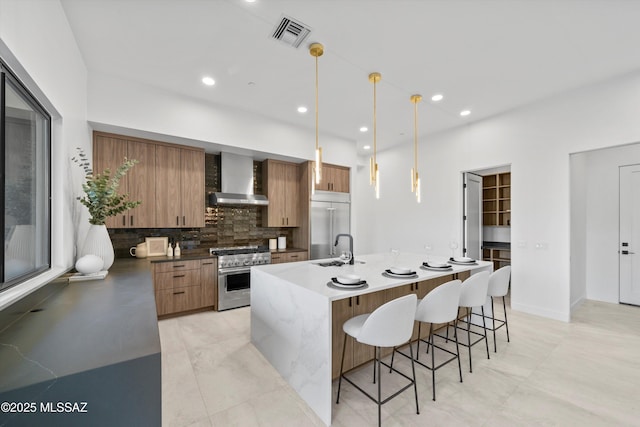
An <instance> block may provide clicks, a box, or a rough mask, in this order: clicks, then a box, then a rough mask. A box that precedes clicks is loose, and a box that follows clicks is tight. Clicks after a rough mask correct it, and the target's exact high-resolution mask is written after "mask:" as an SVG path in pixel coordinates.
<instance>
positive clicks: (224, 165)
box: [209, 153, 269, 206]
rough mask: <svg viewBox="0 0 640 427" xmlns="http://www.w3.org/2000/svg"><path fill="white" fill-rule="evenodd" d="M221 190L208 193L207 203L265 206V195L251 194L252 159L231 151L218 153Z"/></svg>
mask: <svg viewBox="0 0 640 427" xmlns="http://www.w3.org/2000/svg"><path fill="white" fill-rule="evenodd" d="M220 181H221V183H220V184H221V187H222V191H221V192H219V193H209V205H210V206H211V205H254V206H266V205H268V204H269V200H267V198H266V197H265V196H262V195H259V194H253V159H252V158H251V157H247V156H240V155H237V154H231V153H220Z"/></svg>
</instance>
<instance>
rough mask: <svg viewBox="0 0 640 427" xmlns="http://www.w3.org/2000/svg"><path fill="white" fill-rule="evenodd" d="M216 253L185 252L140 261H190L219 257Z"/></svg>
mask: <svg viewBox="0 0 640 427" xmlns="http://www.w3.org/2000/svg"><path fill="white" fill-rule="evenodd" d="M217 258H218V257H217V256H216V255H209V254H184V255H180V256H152V257H148V258H142V259H140V261H144V260H145V259H146V260H148V261H149V262H151V263H154V262H173V261H189V260H192V259H217Z"/></svg>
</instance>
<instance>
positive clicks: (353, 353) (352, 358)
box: [331, 271, 470, 379]
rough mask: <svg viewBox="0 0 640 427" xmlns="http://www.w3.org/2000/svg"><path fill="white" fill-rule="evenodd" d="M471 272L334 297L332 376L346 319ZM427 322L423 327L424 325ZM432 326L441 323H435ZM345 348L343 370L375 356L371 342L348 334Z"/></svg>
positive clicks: (386, 351) (336, 369)
mask: <svg viewBox="0 0 640 427" xmlns="http://www.w3.org/2000/svg"><path fill="white" fill-rule="evenodd" d="M469 276H470V273H469V272H468V271H465V272H462V273H456V274H452V275H449V276H443V277H436V278H434V279H429V280H424V281H421V282H417V283H410V284H408V285H403V286H398V287H395V288H391V289H386V290H383V291H379V292H374V293H371V294H365V295H360V296H357V297H351V298H346V299H341V300H336V301H333V302H332V303H331V304H332V307H331V313H332V331H331V340H332V368H331V373H332V378H333V379H335V378H338V377H339V376H340V360H341V357H342V348H343V343H344V331H343V329H342V325H343V324H344V322H346V321H347V320H349V319H351V318H352V317H354V316H358V315H360V314H365V313H371V312H372V311H374V310H375V309H376V308H378V307H380V306H381V305H382V304H384V303H386V302H388V301H391V300H393V299H396V298H400V297H402V296H405V295H409V294H412V293H415V294H416V295H417V297H418V299H421V298H424V297H425V296H426V295H427V294H428V293H429V292H431V291H432V290H433V289H435V288H437V287H438V286H440V285H442V284H444V283H446V282H448V281H450V280H454V279H460V280H463V281H464V280H465V279H466V278H468V277H469ZM425 326H426V327H425ZM433 326H434V329H437V328H440V327H442V326H443V325H440V324H435V325H433ZM420 335H421V337H422V338H427V337H428V336H429V325H428V324H427V325H423V327H422V328H421V333H420ZM417 339H418V326H417V324H416V325H415V326H414V330H413V336H412V337H411V340H412V341H415V340H417ZM346 343H347V344H346V350H345V357H344V372H346V371H348V370H350V369H353V368H355V367H358V366H360V365H362V364H364V363H366V362H368V361H370V360H372V359H373V358H374V350H373V347H371V346H366V345H364V344H360V343H358V342H357V341H355V340H354V339H353V338H351V337H349V336H347V341H346ZM391 351H392V349H384V348H383V349H382V354H383V356H384V355H388V354H391Z"/></svg>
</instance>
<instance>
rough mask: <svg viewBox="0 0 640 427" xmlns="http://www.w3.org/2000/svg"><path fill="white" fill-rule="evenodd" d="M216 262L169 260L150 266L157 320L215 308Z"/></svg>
mask: <svg viewBox="0 0 640 427" xmlns="http://www.w3.org/2000/svg"><path fill="white" fill-rule="evenodd" d="M217 269H218V266H217V260H185V261H168V262H158V263H154V264H153V285H154V288H155V293H156V309H157V312H158V317H162V316H168V315H172V314H177V313H182V312H188V311H191V310H197V309H203V308H211V309H215V306H216V303H217V301H216V295H217V288H218V286H217V284H218V280H217Z"/></svg>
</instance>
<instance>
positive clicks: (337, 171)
mask: <svg viewBox="0 0 640 427" xmlns="http://www.w3.org/2000/svg"><path fill="white" fill-rule="evenodd" d="M316 190H321V191H336V192H339V193H348V192H349V168H347V167H344V166H336V165H330V164H327V163H323V164H322V179H321V181H320V184H316Z"/></svg>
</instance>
